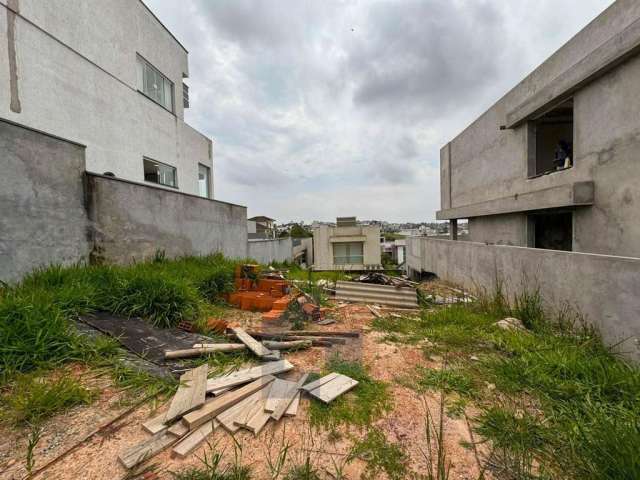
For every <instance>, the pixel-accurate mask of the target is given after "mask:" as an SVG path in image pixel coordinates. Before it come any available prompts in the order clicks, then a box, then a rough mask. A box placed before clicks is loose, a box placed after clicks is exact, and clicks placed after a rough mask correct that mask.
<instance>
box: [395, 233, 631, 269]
mask: <svg viewBox="0 0 640 480" xmlns="http://www.w3.org/2000/svg"><path fill="white" fill-rule="evenodd" d="M408 239H409V240H416V239H417V240H421V241H430V242H447V243H451V244H462V245H471V246H473V247H487V248H496V249H516V250H527V251H530V252H531V251H535V252H540V253H553V254H557V255H567V256H582V257H593V258H601V259H607V260H621V261H630V262H632V263H637V264H638V265H640V257H624V256H620V255H605V254H602V253H589V252H568V251H566V250H549V249H546V248H531V247H521V246H518V245H498V244H486V243H483V242H471V241H469V240H447V239H446V238H432V237H408ZM407 255H411V251H410V250H409V251H408V254H407ZM411 256H412V257H416V255H411Z"/></svg>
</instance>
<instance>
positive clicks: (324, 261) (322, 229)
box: [313, 225, 382, 270]
mask: <svg viewBox="0 0 640 480" xmlns="http://www.w3.org/2000/svg"><path fill="white" fill-rule="evenodd" d="M337 242H363V243H364V247H363V256H364V260H363V262H364V263H363V264H361V265H334V264H333V243H337ZM381 257H382V255H381V248H380V227H379V226H377V225H357V226H355V227H331V226H329V225H320V226H318V227H314V228H313V268H314V270H365V269H367V268H375V267H379V266H380V265H381V263H382V258H381Z"/></svg>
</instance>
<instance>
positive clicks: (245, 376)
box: [207, 360, 293, 392]
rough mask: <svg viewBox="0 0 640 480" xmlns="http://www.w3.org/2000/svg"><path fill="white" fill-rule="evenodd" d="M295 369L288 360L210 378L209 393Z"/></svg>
mask: <svg viewBox="0 0 640 480" xmlns="http://www.w3.org/2000/svg"><path fill="white" fill-rule="evenodd" d="M292 369H293V364H292V363H291V362H289V361H288V360H278V361H277V362H267V363H263V364H262V365H258V366H257V367H252V368H247V369H244V370H238V371H237V372H232V373H229V374H227V375H222V376H220V377H216V378H210V379H209V380H208V381H207V392H217V391H219V390H221V389H223V388H228V387H235V386H237V385H242V384H243V383H249V382H251V381H253V380H256V379H258V378H260V377H263V376H265V375H277V374H278V373H283V372H288V371H289V370H292Z"/></svg>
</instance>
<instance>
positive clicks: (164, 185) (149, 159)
mask: <svg viewBox="0 0 640 480" xmlns="http://www.w3.org/2000/svg"><path fill="white" fill-rule="evenodd" d="M145 161H146V162H153V163H157V164H159V165H163V166H165V167H169V168H172V169H173V178H174V180H175V185H169V184H166V183H161V182H154V181H151V180H147V178H146V176H145V175H144V162H145ZM142 176H143V178H144V181H145V182H146V183H150V184H153V185H160V186H162V187H167V188H174V189H176V190H179V187H178V169H177V167H174V166H173V165H169V164H168V163H164V162H159V161H158V160H155V159H153V158H151V157H147V156H143V157H142Z"/></svg>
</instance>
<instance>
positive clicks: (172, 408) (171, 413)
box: [164, 363, 209, 423]
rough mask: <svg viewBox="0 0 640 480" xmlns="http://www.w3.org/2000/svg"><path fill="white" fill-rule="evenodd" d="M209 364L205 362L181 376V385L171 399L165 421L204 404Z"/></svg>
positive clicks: (169, 420)
mask: <svg viewBox="0 0 640 480" xmlns="http://www.w3.org/2000/svg"><path fill="white" fill-rule="evenodd" d="M208 371H209V366H208V365H207V364H206V363H205V364H204V365H200V366H199V367H197V368H194V369H192V370H189V371H188V372H186V373H185V374H183V375H182V376H181V377H180V386H179V387H178V391H177V392H176V394H175V395H174V396H173V399H172V400H171V405H169V410H167V414H166V415H165V419H164V421H165V423H168V422H171V421H172V420H175V419H176V418H178V417H181V416H183V415H184V414H185V413H189V412H190V411H192V410H195V409H196V408H200V407H201V406H202V405H204V400H205V396H206V395H207V392H206V388H207V372H208Z"/></svg>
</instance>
